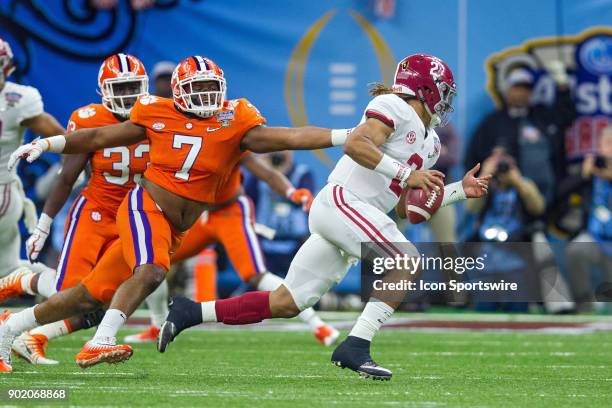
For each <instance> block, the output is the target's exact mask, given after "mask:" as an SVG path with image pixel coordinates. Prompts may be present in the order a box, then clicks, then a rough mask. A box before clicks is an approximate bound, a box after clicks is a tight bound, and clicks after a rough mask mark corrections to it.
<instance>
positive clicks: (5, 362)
mask: <svg viewBox="0 0 612 408" xmlns="http://www.w3.org/2000/svg"><path fill="white" fill-rule="evenodd" d="M9 316H10V312H9V311H8V310H5V311H4V313H2V314H0V373H10V372H12V371H13V367H12V366H11V344H13V340H14V339H15V335H14V334H13V333H12V332H11V331H10V330H9V327H8V326H7V324H6V320H7V319H8V317H9Z"/></svg>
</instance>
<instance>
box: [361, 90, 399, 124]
mask: <svg viewBox="0 0 612 408" xmlns="http://www.w3.org/2000/svg"><path fill="white" fill-rule="evenodd" d="M396 98H397V96H395V95H380V96H377V97H376V98H374V99H372V100H371V101H370V103H369V104H368V106H367V107H366V109H365V117H366V118H373V119H378V120H380V121H381V122H382V123H384V124H385V125H387V126H389V127H391V128H393V129H395V123H396V122H398V121H399V119H400V115H399V112H398V108H397V102H396Z"/></svg>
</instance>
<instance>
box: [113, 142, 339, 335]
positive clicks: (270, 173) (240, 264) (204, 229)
mask: <svg viewBox="0 0 612 408" xmlns="http://www.w3.org/2000/svg"><path fill="white" fill-rule="evenodd" d="M240 165H241V166H242V167H244V168H246V169H247V170H248V171H249V172H250V173H251V174H253V176H255V177H257V178H258V179H260V180H262V181H264V182H266V183H268V184H269V185H270V187H271V188H272V190H274V191H275V192H276V193H278V194H279V195H281V196H285V197H287V199H288V200H290V201H292V202H293V203H294V204H299V205H302V208H303V209H304V210H305V211H308V210H309V209H310V205H311V204H312V200H313V196H312V193H311V192H310V191H309V190H307V189H297V190H296V189H295V187H294V186H293V185H292V184H291V182H290V181H289V180H287V177H285V175H284V174H283V173H281V172H280V171H278V170H276V169H275V168H273V167H272V166H270V165H269V164H268V163H267V162H266V161H264V160H262V159H260V158H257V157H255V156H254V155H251V154H249V155H245V156H244V157H243V158H242V159H241V160H240ZM234 171H236V172H239V171H240V168H239V167H235V170H234ZM232 188H237V192H236V195H237V199H236V200H234V201H233V202H232V203H230V204H228V205H226V206H225V207H223V208H220V209H218V210H215V211H206V212H204V213H203V214H202V215H201V216H200V218H199V220H198V221H196V223H195V224H194V225H193V227H191V228H190V229H189V231H188V232H187V233H186V234H185V237H184V238H183V240H182V243H181V246H180V248H179V249H178V250H177V251H176V252H175V253H174V254H173V255H172V257H171V259H170V261H171V263H172V264H174V263H175V262H180V261H183V260H185V259H189V258H191V257H193V256H196V255H197V254H199V253H200V252H201V251H202V250H204V249H205V248H206V247H208V246H210V245H213V244H215V243H216V242H220V243H221V244H223V247H224V248H225V251H226V252H227V254H228V257H229V259H230V261H231V262H232V264H233V266H234V269H236V271H237V272H238V275H240V278H241V279H242V280H243V281H244V282H246V283H247V284H248V285H249V286H250V287H251V288H253V289H256V290H274V289H276V288H277V287H278V286H280V285H281V284H282V283H283V280H282V278H280V277H279V276H277V275H275V274H273V273H271V272H269V271H268V270H267V267H266V265H265V260H264V256H263V253H262V250H261V247H260V245H259V240H258V238H257V234H256V233H255V214H254V211H253V207H252V202H251V200H250V199H249V198H248V197H246V196H245V195H243V194H244V191H243V190H242V187H241V186H240V187H232ZM146 303H147V306H148V307H149V314H150V316H151V326H149V328H147V329H146V330H145V331H143V332H142V333H138V334H133V335H130V336H127V337H126V338H125V341H126V342H127V343H143V342H154V341H157V335H158V333H159V328H160V327H161V325H162V323H163V322H164V321H165V319H166V316H167V315H168V307H167V304H168V283H167V282H166V281H163V282H162V283H161V284H160V285H159V287H158V288H157V289H156V290H155V292H153V293H152V294H151V295H150V296H149V297H147V299H146ZM156 312H157V313H156ZM298 317H299V318H300V319H302V320H303V321H305V322H307V323H308V325H309V326H310V328H311V329H312V331H313V333H314V335H315V338H316V339H317V340H318V341H319V342H320V343H321V344H323V345H326V346H330V345H332V344H333V343H334V342H335V341H336V340H337V339H338V336H339V334H340V333H339V332H338V330H336V329H334V328H333V327H332V326H330V325H328V324H325V323H324V322H323V321H322V320H321V319H320V318H319V316H318V315H317V314H316V313H315V311H314V310H313V309H312V308H310V307H309V308H307V309H305V310H304V311H302V312H301V313H300V314H299V315H298Z"/></svg>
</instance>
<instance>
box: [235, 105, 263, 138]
mask: <svg viewBox="0 0 612 408" xmlns="http://www.w3.org/2000/svg"><path fill="white" fill-rule="evenodd" d="M239 105H240V106H239V111H237V112H236V114H238V115H240V117H239V118H237V119H238V120H239V121H240V129H241V133H242V134H244V133H246V132H247V131H248V130H249V129H252V128H254V127H255V126H259V125H263V124H264V123H266V119H265V118H264V117H263V116H261V113H259V110H258V109H257V108H256V107H255V105H253V104H252V103H251V102H249V101H248V100H247V99H240V100H239Z"/></svg>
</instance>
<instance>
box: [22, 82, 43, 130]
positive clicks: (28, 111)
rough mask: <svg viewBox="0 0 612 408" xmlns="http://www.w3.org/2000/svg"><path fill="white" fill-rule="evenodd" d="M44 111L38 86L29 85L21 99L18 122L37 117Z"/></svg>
mask: <svg viewBox="0 0 612 408" xmlns="http://www.w3.org/2000/svg"><path fill="white" fill-rule="evenodd" d="M43 112H44V105H43V101H42V97H41V96H40V93H39V92H38V90H37V89H36V88H32V87H27V91H26V92H25V93H24V95H23V99H22V101H21V107H20V110H19V118H18V119H19V121H18V123H21V122H23V121H24V120H26V119H30V118H33V117H36V116H38V115H40V114H41V113H43Z"/></svg>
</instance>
